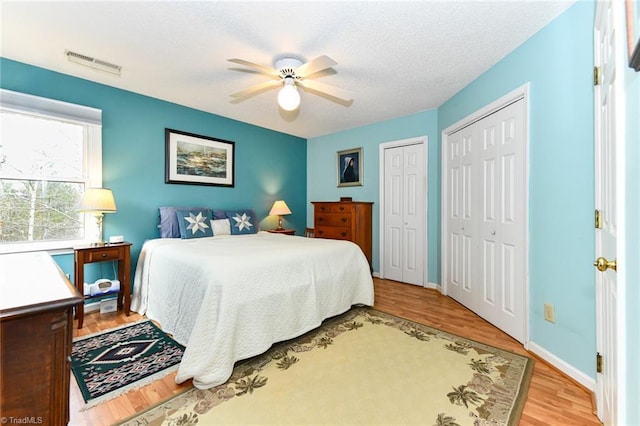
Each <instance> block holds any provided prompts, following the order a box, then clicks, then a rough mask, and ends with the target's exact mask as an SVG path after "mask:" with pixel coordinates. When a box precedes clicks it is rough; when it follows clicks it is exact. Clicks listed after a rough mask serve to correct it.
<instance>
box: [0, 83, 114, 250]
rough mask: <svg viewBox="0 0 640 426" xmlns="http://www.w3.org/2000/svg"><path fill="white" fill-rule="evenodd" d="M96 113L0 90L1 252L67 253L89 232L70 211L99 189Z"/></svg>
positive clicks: (99, 138) (91, 225)
mask: <svg viewBox="0 0 640 426" xmlns="http://www.w3.org/2000/svg"><path fill="white" fill-rule="evenodd" d="M101 117H102V113H101V111H100V110H96V109H94V108H88V107H84V106H80V105H74V104H69V103H65V102H60V101H55V100H51V99H45V98H40V97H36V96H31V95H25V94H22V93H17V92H12V91H8V90H2V89H0V132H1V133H0V136H1V137H0V253H7V252H18V251H34V250H54V249H65V248H70V247H71V246H72V245H74V244H77V243H80V242H84V241H86V240H87V238H85V235H87V237H89V236H91V235H92V233H93V232H94V231H93V229H94V227H95V226H94V223H93V222H92V221H91V220H85V214H82V213H79V212H78V211H77V208H78V204H79V202H80V199H81V197H82V194H83V193H84V189H85V188H86V187H90V186H102V135H101V133H102V125H101V121H102V118H101Z"/></svg>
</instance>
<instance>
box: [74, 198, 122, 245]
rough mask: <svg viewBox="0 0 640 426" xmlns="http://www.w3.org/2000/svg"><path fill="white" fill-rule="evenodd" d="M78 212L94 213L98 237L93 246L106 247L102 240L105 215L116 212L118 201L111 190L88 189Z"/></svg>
mask: <svg viewBox="0 0 640 426" xmlns="http://www.w3.org/2000/svg"><path fill="white" fill-rule="evenodd" d="M78 211H80V212H84V213H93V216H94V217H95V219H96V227H97V228H98V229H97V231H98V235H97V237H96V240H95V241H94V242H92V244H93V245H95V246H100V245H104V240H103V239H102V217H103V213H115V212H116V201H115V200H114V198H113V193H112V192H111V190H110V189H108V188H87V189H86V190H85V191H84V194H83V195H82V200H80V206H79V207H78Z"/></svg>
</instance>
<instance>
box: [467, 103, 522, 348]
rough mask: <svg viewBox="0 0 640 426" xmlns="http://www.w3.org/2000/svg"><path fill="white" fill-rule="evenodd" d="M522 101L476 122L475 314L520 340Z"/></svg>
mask: <svg viewBox="0 0 640 426" xmlns="http://www.w3.org/2000/svg"><path fill="white" fill-rule="evenodd" d="M524 123H525V122H524V101H523V100H519V101H517V102H515V103H513V104H511V105H509V106H507V107H505V108H503V109H501V110H499V111H497V112H495V113H494V114H491V115H490V116H488V117H486V118H484V119H483V120H481V121H479V122H478V123H477V126H478V129H477V130H478V144H477V145H478V146H477V150H478V156H479V160H478V168H479V171H480V177H479V179H478V181H479V185H480V194H479V195H480V196H479V197H478V201H479V205H478V206H477V207H478V210H479V212H478V215H477V216H478V219H479V227H478V229H479V235H478V241H479V245H480V259H479V262H480V272H481V275H480V277H479V281H480V283H479V284H480V285H479V287H480V288H479V291H478V294H477V297H478V298H479V300H478V311H477V312H478V314H479V315H480V316H482V317H483V318H486V319H487V320H488V321H489V322H491V323H493V324H494V325H496V326H498V327H499V328H500V329H501V330H503V331H504V332H506V333H507V334H509V335H511V336H513V337H515V338H516V339H517V340H519V341H521V342H522V341H524V333H525V327H524V322H525V305H524V301H525V298H524V288H525V262H526V258H525V244H526V242H525V232H524V231H525V228H524V226H523V224H524V223H525V220H526V207H525V206H526V200H525V199H524V194H525V191H524V190H523V188H525V187H526V176H525V169H526V164H525V162H524V159H525V154H524V149H525V143H524V140H525V133H524Z"/></svg>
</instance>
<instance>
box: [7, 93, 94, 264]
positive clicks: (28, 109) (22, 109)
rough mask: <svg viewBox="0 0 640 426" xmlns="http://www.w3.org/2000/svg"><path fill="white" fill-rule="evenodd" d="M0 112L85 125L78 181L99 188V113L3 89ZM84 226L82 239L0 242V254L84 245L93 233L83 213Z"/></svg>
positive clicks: (56, 249) (57, 249)
mask: <svg viewBox="0 0 640 426" xmlns="http://www.w3.org/2000/svg"><path fill="white" fill-rule="evenodd" d="M0 109H1V110H3V111H10V112H16V113H20V114H25V115H31V116H37V117H44V118H51V119H55V120H59V121H66V122H70V123H75V124H79V125H82V126H84V127H85V132H84V135H85V137H84V141H83V149H82V153H83V161H82V163H83V166H82V167H83V172H82V175H83V176H82V177H81V179H80V180H79V182H84V184H85V188H88V187H102V110H100V109H97V108H92V107H87V106H83V105H77V104H72V103H68V102H62V101H57V100H54V99H48V98H43V97H39V96H34V95H28V94H25V93H20V92H14V91H11V90H6V89H0ZM84 223H85V233H84V234H85V238H84V239H80V240H58V241H24V242H19V243H6V244H2V243H0V254H3V253H18V252H28V251H68V250H70V249H71V248H72V247H73V246H74V245H79V244H86V243H89V242H90V241H91V237H90V236H91V235H92V234H93V233H94V230H95V222H94V219H93V217H92V216H91V215H90V214H86V215H85V221H84Z"/></svg>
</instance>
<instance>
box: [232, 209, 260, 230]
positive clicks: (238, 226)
mask: <svg viewBox="0 0 640 426" xmlns="http://www.w3.org/2000/svg"><path fill="white" fill-rule="evenodd" d="M225 215H226V216H227V218H228V219H229V222H231V235H242V234H255V233H257V232H258V218H257V216H256V213H255V212H254V211H253V210H250V209H248V210H225Z"/></svg>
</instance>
